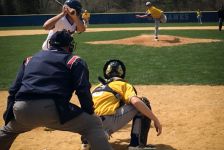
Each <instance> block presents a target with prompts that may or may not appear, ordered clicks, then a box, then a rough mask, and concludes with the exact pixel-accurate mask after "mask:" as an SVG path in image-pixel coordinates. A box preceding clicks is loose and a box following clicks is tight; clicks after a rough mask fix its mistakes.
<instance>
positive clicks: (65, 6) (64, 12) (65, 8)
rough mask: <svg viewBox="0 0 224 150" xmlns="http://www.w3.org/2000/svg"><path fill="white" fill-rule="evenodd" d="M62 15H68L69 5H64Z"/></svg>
mask: <svg viewBox="0 0 224 150" xmlns="http://www.w3.org/2000/svg"><path fill="white" fill-rule="evenodd" d="M62 13H63V14H64V15H67V14H68V6H67V5H64V6H63V8H62Z"/></svg>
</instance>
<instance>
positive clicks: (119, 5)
mask: <svg viewBox="0 0 224 150" xmlns="http://www.w3.org/2000/svg"><path fill="white" fill-rule="evenodd" d="M58 1H60V2H61V3H64V0H58ZM79 1H80V2H81V4H82V5H83V8H84V9H87V10H88V11H89V12H91V13H119V12H144V11H145V9H146V7H145V3H146V1H147V0H79ZM149 1H150V0H149ZM151 2H152V3H153V4H154V5H155V6H157V7H159V8H161V9H162V10H164V11H165V12H168V11H169V12H173V11H174V12H175V11H195V10H198V9H200V10H201V11H216V10H217V9H218V8H220V7H221V5H224V0H151ZM60 11H61V6H60V5H59V4H57V3H56V2H55V0H0V15H17V14H55V13H58V12H60Z"/></svg>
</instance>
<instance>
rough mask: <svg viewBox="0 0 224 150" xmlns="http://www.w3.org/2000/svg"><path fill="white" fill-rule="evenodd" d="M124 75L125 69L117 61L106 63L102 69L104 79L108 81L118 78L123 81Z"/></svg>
mask: <svg viewBox="0 0 224 150" xmlns="http://www.w3.org/2000/svg"><path fill="white" fill-rule="evenodd" d="M125 73H126V68H125V65H124V63H123V62H122V61H120V60H117V59H112V60H109V61H107V62H106V64H105V65H104V67H103V74H104V77H105V79H110V78H112V77H120V78H122V79H124V77H125Z"/></svg>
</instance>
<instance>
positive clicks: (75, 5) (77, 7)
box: [64, 0, 82, 16]
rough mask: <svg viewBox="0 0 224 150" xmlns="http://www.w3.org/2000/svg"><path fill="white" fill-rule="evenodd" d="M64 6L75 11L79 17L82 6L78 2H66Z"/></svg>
mask: <svg viewBox="0 0 224 150" xmlns="http://www.w3.org/2000/svg"><path fill="white" fill-rule="evenodd" d="M64 4H65V5H68V6H69V7H70V8H73V9H75V10H76V13H77V15H78V16H79V15H80V14H81V12H82V5H81V3H80V2H79V1H76V0H66V1H65V3H64Z"/></svg>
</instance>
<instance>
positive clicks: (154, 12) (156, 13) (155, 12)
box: [146, 6, 163, 19]
mask: <svg viewBox="0 0 224 150" xmlns="http://www.w3.org/2000/svg"><path fill="white" fill-rule="evenodd" d="M162 13H163V11H162V10H160V9H158V8H156V7H154V6H151V7H150V8H149V9H147V10H146V14H151V16H152V18H155V19H159V18H160V17H161V15H162Z"/></svg>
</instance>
